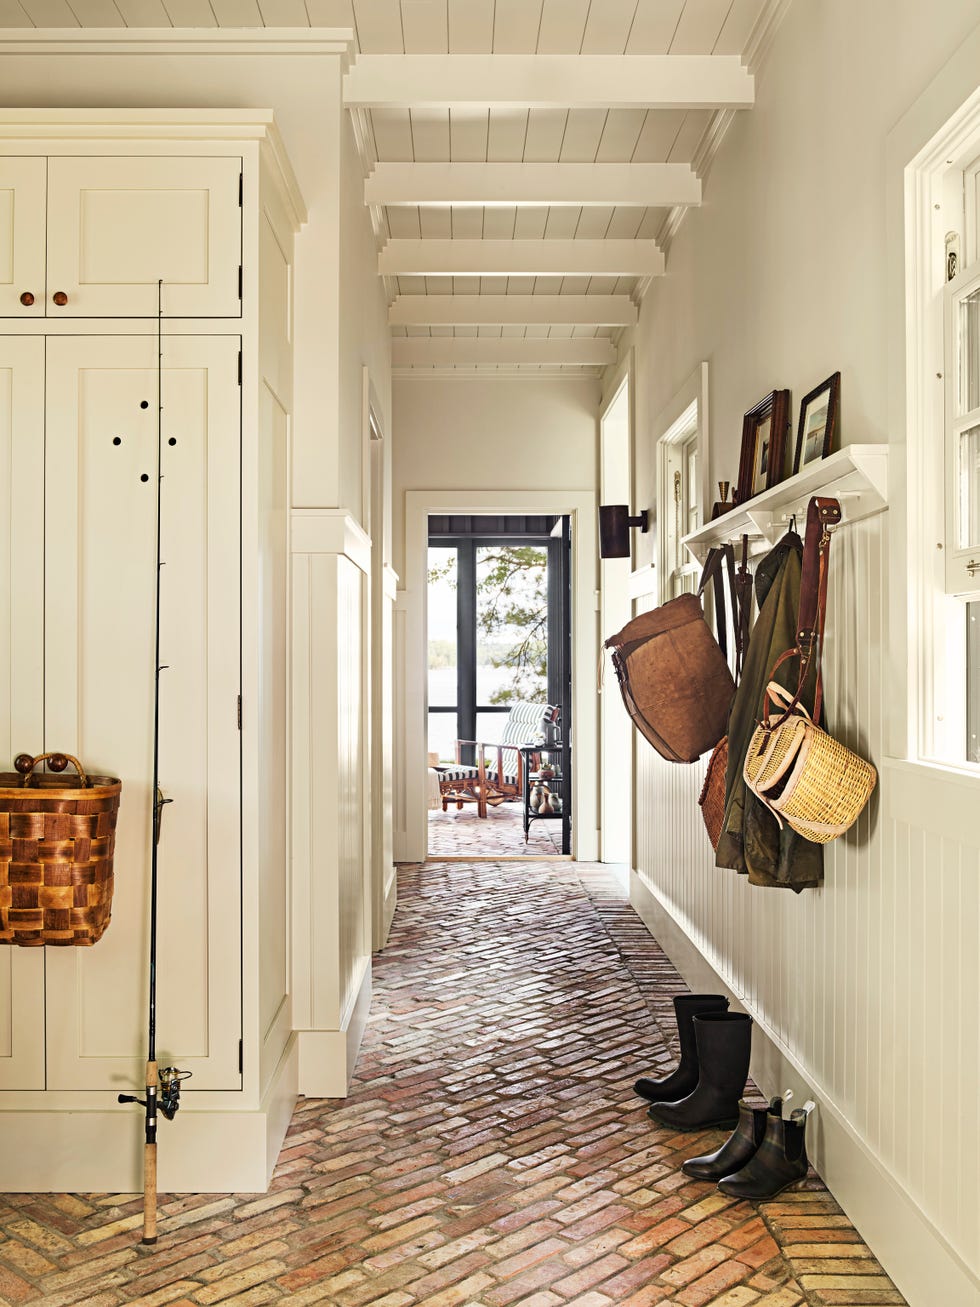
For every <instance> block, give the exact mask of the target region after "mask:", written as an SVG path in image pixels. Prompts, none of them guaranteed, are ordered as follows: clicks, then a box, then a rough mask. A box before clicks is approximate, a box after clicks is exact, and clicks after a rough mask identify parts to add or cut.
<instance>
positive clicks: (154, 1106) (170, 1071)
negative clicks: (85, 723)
mask: <svg viewBox="0 0 980 1307" xmlns="http://www.w3.org/2000/svg"><path fill="white" fill-rule="evenodd" d="M156 445H157V448H156V512H155V526H156V540H155V546H154V562H155V568H154V571H155V583H154V584H155V594H154V605H155V606H154V618H153V783H152V789H151V791H150V792H151V794H152V795H153V822H152V829H151V834H150V985H149V1012H148V1021H147V1050H146V1097H145V1098H137V1097H136V1095H135V1094H120V1095H119V1102H120V1103H139V1104H140V1106H141V1107H143V1109H144V1136H145V1138H144V1144H143V1243H146V1244H154V1243H156V1241H157V1111H158V1110H159V1111H160V1112H162V1113H163V1115H164V1117H165V1118H166V1119H167V1120H168V1121H172V1120H173V1119H174V1116H175V1115H176V1113H177V1110H178V1108H179V1107H180V1082H181V1081H182V1080H186V1079H188V1078H189V1076H190V1074H191V1073H190V1072H189V1071H178V1069H177V1068H176V1067H174V1066H168V1067H163V1068H158V1067H157V901H158V887H159V857H158V855H159V846H160V829H161V826H162V824H163V809H164V807H165V806H166V805H167V804H168V803H172V802H173V800H172V799H165V798H164V797H163V791H162V790H161V789H160V678H161V673H162V672H165V671H166V670H167V668H166V666H165V665H164V664H163V663H161V662H160V581H161V575H162V571H163V567H164V563H163V560H162V558H161V556H160V554H161V541H162V536H163V533H162V521H163V281H162V280H161V281H158V282H157V432H156ZM141 479H142V480H144V481H147V480H149V478H148V477H147V476H146V474H145V473H144V474H143V477H142V478H141Z"/></svg>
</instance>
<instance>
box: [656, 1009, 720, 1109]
mask: <svg viewBox="0 0 980 1307" xmlns="http://www.w3.org/2000/svg"><path fill="white" fill-rule="evenodd" d="M727 1009H728V999H727V998H726V997H725V996H724V994H675V995H674V1016H675V1018H676V1020H677V1033H678V1035H679V1036H680V1042H681V1060H680V1062H679V1063H678V1064H677V1070H676V1071H672V1072H671V1074H670V1075H669V1076H667V1078H666V1079H665V1080H649V1079H647V1077H646V1076H643V1077H641V1078H640V1079H639V1080H637V1082H636V1084H635V1085H634V1086H633V1088H634V1090H635V1091H636V1093H638V1094H639V1095H640V1097H641V1098H645V1099H646V1100H647V1102H648V1103H676V1101H677V1100H678V1099H679V1098H686V1096H687V1095H688V1094H689V1093H691V1091H692V1090H693V1089H695V1088H696V1087H697V1083H698V1054H697V1047H696V1045H695V1039H694V1018H695V1017H696V1016H697V1015H698V1014H699V1013H701V1012H725V1011H727Z"/></svg>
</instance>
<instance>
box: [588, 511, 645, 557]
mask: <svg viewBox="0 0 980 1307" xmlns="http://www.w3.org/2000/svg"><path fill="white" fill-rule="evenodd" d="M631 526H638V527H639V528H640V530H641V531H646V530H647V529H648V527H649V517H648V515H647V510H646V509H645V508H644V509H643V510H642V511H641V513H640V515H639V517H630V510H629V505H628V504H602V505H600V508H599V557H600V558H629V556H630V527H631Z"/></svg>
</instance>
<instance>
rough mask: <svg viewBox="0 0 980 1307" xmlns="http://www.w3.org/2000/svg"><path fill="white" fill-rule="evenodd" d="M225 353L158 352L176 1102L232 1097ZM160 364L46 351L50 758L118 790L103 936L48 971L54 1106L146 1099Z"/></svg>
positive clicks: (165, 843) (236, 774)
mask: <svg viewBox="0 0 980 1307" xmlns="http://www.w3.org/2000/svg"><path fill="white" fill-rule="evenodd" d="M239 340H240V338H239V337H238V336H233V337H232V336H227V337H218V336H215V337H192V336H184V337H173V338H169V339H167V338H165V339H164V342H163V384H162V389H163V432H164V446H163V448H164V457H163V472H164V481H163V511H162V522H163V532H162V534H163V544H162V558H163V560H164V564H165V565H164V568H163V573H162V578H163V579H162V598H161V661H162V663H163V664H165V665H167V670H166V671H165V672H164V673H163V680H162V691H161V694H162V700H161V702H162V710H161V744H160V750H161V766H160V777H161V787H162V789H163V790H164V793H165V794H166V796H167V797H168V798H170V799H172V800H173V803H172V805H169V806H168V807H167V808H166V809H165V813H164V819H163V833H162V839H161V842H160V854H159V856H160V908H159V911H160V933H159V937H160V941H161V943H160V958H159V971H160V974H161V975H163V976H166V978H167V983H166V986H164V987H161V988H160V990H159V992H158V1052H159V1059H160V1061H161V1062H164V1061H173V1062H175V1063H176V1064H177V1065H179V1066H181V1067H183V1068H185V1069H187V1070H190V1071H192V1072H193V1073H194V1080H193V1081H192V1082H191V1084H190V1085H189V1086H188V1089H189V1090H200V1089H237V1088H239V1087H240V1084H241V1077H240V1073H239V1065H238V1056H239V1040H240V1038H241V933H240V932H241V927H240V902H241V851H240V783H241V782H240V776H241V758H240V736H239V731H238V721H237V696H238V694H239V690H240V661H241V629H240V625H241V623H240V605H241V598H240V569H241V545H240V538H241V537H240V530H241V528H240V488H239V487H240V474H239V464H240V416H239V412H240V401H239V388H238V376H237V373H238V350H239ZM156 354H157V342H156V337H155V336H152V335H147V336H141V337H111V336H101V337H83V338H79V337H75V338H69V337H63V338H57V339H54V338H52V339H50V340H49V341H48V345H47V447H46V460H45V461H46V531H45V547H46V558H47V568H46V580H45V607H46V629H45V734H44V740H45V747H51V748H58V749H61V750H65V751H67V752H70V753H73V754H75V755H76V756H78V757H79V758H81V759H82V760H83V762H84V763H85V765H86V766H87V767H89V768H91V769H92V770H93V771H96V772H101V773H103V774H106V773H107V774H111V775H118V776H120V777H121V778H122V781H123V792H122V802H121V806H120V812H119V822H118V827H117V836H116V860H115V896H114V904H113V915H112V922H111V924H110V926H109V928H108V930H107V932H106V934H105V935H104V937H103V938H102V939H101V940H100V941H99V943H98V944H97V945H96V946H95V947H94V948H91V949H63V950H57V949H49V950H47V952H48V955H49V956H48V959H47V967H48V986H47V990H48V1004H47V1023H48V1088H49V1089H104V1088H116V1087H118V1088H127V1087H129V1086H136V1085H139V1084H141V1083H142V1074H143V1059H144V1057H145V1025H146V987H147V921H148V886H149V836H150V808H151V805H150V797H151V796H150V777H151V775H152V772H151V762H152V751H151V742H152V696H153V646H152V639H153V618H154V612H153V605H154V587H153V581H154V567H153V547H154V540H153V534H154V522H155V514H154V490H155V485H154V465H155V444H156V420H157V417H156V405H157V376H156ZM144 405H145V407H144ZM170 440H174V441H175V442H176V443H175V444H174V445H171V444H170V443H169V442H170ZM117 441H118V443H116V442H117ZM144 477H145V478H147V479H146V480H143V479H142V478H144ZM55 742H57V743H55Z"/></svg>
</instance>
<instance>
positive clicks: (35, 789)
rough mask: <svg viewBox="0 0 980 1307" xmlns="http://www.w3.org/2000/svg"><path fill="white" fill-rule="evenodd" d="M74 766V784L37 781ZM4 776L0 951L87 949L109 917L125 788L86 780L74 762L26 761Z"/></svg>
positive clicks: (0, 788) (105, 779) (0, 785)
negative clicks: (9, 947)
mask: <svg viewBox="0 0 980 1307" xmlns="http://www.w3.org/2000/svg"><path fill="white" fill-rule="evenodd" d="M45 759H47V760H48V762H49V766H51V768H52V769H53V770H54V771H56V772H57V771H63V770H64V769H65V768H66V767H67V765H68V763H69V762H71V763H72V764H74V766H75V768H76V769H77V771H78V775H77V776H68V777H60V776H52V775H48V774H41V775H38V774H36V773H35V770H34V769H35V768H36V767H37V765H38V763H40V762H43V761H44V760H45ZM14 766H15V767H16V768H17V772H16V773H10V772H6V773H0V944H22V945H28V946H38V945H41V944H58V945H70V944H74V945H89V944H94V943H95V942H96V941H97V940H98V939H100V938H101V937H102V934H103V932H104V931H105V928H106V926H108V924H109V916H110V913H111V910H112V855H113V850H114V848H115V840H116V813H117V811H118V809H119V794H120V791H121V790H122V782H121V781H118V780H116V779H114V778H113V777H109V776H86V775H85V772H84V770H83V768H82V765H81V763H80V762H79V761H78V760H77V759H76V758H72V757H71V756H70V755H69V754H57V753H53V754H47V753H46V754H41V756H40V757H38V758H32V757H31V756H30V754H26V753H22V754H20V755H19V757H17V758H16V759H15V761H14Z"/></svg>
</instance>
